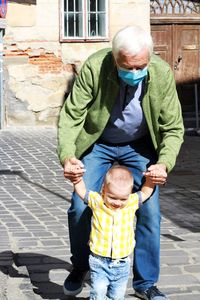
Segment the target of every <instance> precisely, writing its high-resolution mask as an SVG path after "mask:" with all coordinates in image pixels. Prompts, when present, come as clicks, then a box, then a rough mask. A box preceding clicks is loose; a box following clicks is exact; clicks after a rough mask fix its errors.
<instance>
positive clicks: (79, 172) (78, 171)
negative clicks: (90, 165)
mask: <svg viewBox="0 0 200 300" xmlns="http://www.w3.org/2000/svg"><path fill="white" fill-rule="evenodd" d="M84 173H85V169H84V165H83V163H82V162H81V161H80V160H79V159H77V158H75V157H72V158H69V159H66V160H65V162H64V176H65V178H67V179H69V180H70V181H71V182H72V183H74V184H75V183H78V182H79V181H80V180H81V178H82V177H83V174H84Z"/></svg>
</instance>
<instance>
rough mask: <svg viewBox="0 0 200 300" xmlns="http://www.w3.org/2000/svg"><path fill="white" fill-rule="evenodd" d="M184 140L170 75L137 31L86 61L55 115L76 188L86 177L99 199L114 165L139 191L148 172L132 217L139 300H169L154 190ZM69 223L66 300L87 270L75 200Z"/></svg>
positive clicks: (83, 211)
mask: <svg viewBox="0 0 200 300" xmlns="http://www.w3.org/2000/svg"><path fill="white" fill-rule="evenodd" d="M183 134H184V128H183V121H182V114H181V107H180V103H179V100H178V97H177V92H176V85H175V81H174V77H173V73H172V71H171V69H170V67H169V65H168V64H167V63H166V62H165V61H163V60H162V59H160V58H159V57H157V56H155V55H154V54H153V42H152V38H151V35H150V34H149V33H148V32H146V31H145V30H143V29H141V28H140V27H137V26H131V27H126V28H124V29H122V30H121V31H119V32H118V33H117V34H116V35H115V37H114V39H113V43H112V49H103V50H100V51H98V52H96V53H94V54H93V55H91V56H90V57H89V58H88V59H87V60H86V62H85V63H84V65H83V67H82V69H81V71H80V74H79V75H78V76H77V78H76V80H75V83H74V86H73V88H72V91H71V93H70V95H69V97H68V98H67V100H66V101H65V103H64V105H63V108H62V110H61V113H60V119H59V127H58V139H59V145H58V153H59V158H60V161H61V163H62V164H63V166H64V176H65V177H66V178H67V179H69V180H71V181H72V182H74V183H75V182H77V181H79V180H80V178H81V177H82V176H84V181H85V183H86V187H87V189H89V190H96V191H100V190H101V186H102V182H103V180H104V176H105V174H106V172H107V171H108V169H109V168H110V167H111V166H112V165H113V164H114V163H116V162H117V163H119V164H123V165H125V166H126V167H128V168H129V169H130V170H131V171H132V173H133V176H134V179H135V184H134V191H137V190H139V189H140V187H141V185H142V183H143V179H144V176H150V171H153V174H154V176H151V180H152V182H153V183H155V184H156V188H155V190H154V192H153V194H152V196H151V197H150V201H147V202H146V203H145V204H144V205H143V206H142V207H141V208H140V209H139V210H138V212H137V223H136V234H135V238H136V246H135V250H134V264H133V288H134V289H135V294H136V296H138V297H139V298H141V299H150V300H166V299H167V297H166V296H165V295H164V294H163V293H162V292H160V291H159V290H158V288H157V287H156V286H155V283H156V282H157V281H158V277H159V267H160V218H161V216H160V209H159V185H163V184H165V183H166V179H167V174H168V173H169V172H170V171H171V170H172V168H173V167H174V165H175V162H176V157H177V155H178V152H179V150H180V146H181V143H182V141H183ZM72 165H73V170H74V165H75V166H77V168H75V169H76V171H73V172H72ZM85 170H86V172H85ZM151 173H152V172H151ZM68 221H69V232H70V246H71V253H72V257H71V261H72V264H73V269H72V271H71V273H70V274H69V276H68V277H67V278H66V280H65V282H64V293H65V294H66V295H76V294H78V293H80V292H81V290H82V286H83V280H84V277H85V275H86V272H87V271H88V268H89V266H88V255H89V247H88V239H89V233H90V221H91V211H90V209H89V208H88V207H87V206H86V205H85V204H84V203H83V201H81V200H80V199H79V197H78V196H77V195H76V194H75V193H74V194H73V196H72V202H71V206H70V208H69V210H68ZM111 251H112V249H111Z"/></svg>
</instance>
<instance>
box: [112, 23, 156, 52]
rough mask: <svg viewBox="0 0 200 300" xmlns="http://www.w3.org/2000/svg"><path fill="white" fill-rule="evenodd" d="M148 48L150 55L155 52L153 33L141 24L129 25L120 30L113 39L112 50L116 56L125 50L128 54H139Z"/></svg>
mask: <svg viewBox="0 0 200 300" xmlns="http://www.w3.org/2000/svg"><path fill="white" fill-rule="evenodd" d="M144 48H146V49H147V50H148V51H149V56H151V54H152V52H153V40H152V37H151V34H150V33H149V32H148V31H145V30H144V29H142V28H141V27H139V26H128V27H125V28H123V29H121V30H120V31H118V32H117V33H116V34H115V36H114V38H113V41H112V52H113V55H114V56H115V57H117V56H118V54H119V52H121V51H123V52H125V53H127V54H131V55H137V54H138V53H139V52H140V51H142V50H143V49H144Z"/></svg>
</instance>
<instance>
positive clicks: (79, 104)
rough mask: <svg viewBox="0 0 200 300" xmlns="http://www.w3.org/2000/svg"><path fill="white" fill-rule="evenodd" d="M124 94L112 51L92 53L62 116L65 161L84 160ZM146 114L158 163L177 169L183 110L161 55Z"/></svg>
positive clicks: (151, 70)
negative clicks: (118, 96) (73, 158)
mask: <svg viewBox="0 0 200 300" xmlns="http://www.w3.org/2000/svg"><path fill="white" fill-rule="evenodd" d="M118 91H119V79H118V75H117V68H116V66H115V63H114V59H113V56H112V52H111V49H103V50H100V51H98V52H96V53H94V54H93V55H91V56H90V57H89V58H88V59H87V60H86V62H85V63H84V65H83V67H82V69H81V71H80V74H79V75H78V76H77V78H76V80H75V83H74V85H73V88H72V91H71V93H70V95H69V96H68V98H67V99H66V101H65V103H64V105H63V108H62V110H61V112H60V118H59V123H58V155H59V158H60V162H61V163H62V164H63V163H64V160H65V159H67V158H71V157H77V158H80V156H81V155H82V154H83V153H84V152H85V151H86V150H87V149H88V148H89V147H90V146H91V145H92V144H94V143H95V141H96V140H97V139H98V138H99V137H100V136H101V133H102V132H103V130H104V128H105V126H106V123H107V121H108V119H109V117H110V113H111V111H112V107H113V104H114V102H115V100H116V97H117V94H118ZM142 107H143V111H144V115H145V118H146V121H147V124H148V128H149V132H150V135H151V138H152V142H153V145H154V147H155V149H156V151H157V153H158V163H164V164H165V165H166V166H167V170H168V171H171V169H172V168H173V167H174V165H175V162H176V157H177V155H178V153H179V150H180V146H181V144H182V142H183V135H184V126H183V120H182V113H181V106H180V102H179V99H178V96H177V92H176V85H175V81H174V77H173V73H172V71H171V69H170V67H169V65H168V64H167V63H166V62H165V61H163V60H162V59H160V58H159V57H158V56H156V55H152V56H151V59H150V62H149V64H148V78H147V80H146V90H145V95H144V98H143V100H142Z"/></svg>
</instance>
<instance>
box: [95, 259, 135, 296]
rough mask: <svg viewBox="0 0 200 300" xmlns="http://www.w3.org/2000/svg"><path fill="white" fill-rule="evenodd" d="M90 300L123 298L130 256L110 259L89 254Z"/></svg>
mask: <svg viewBox="0 0 200 300" xmlns="http://www.w3.org/2000/svg"><path fill="white" fill-rule="evenodd" d="M89 265H90V272H91V291H90V300H104V299H106V297H107V298H108V299H113V300H123V299H124V296H125V293H126V286H127V282H128V277H129V273H130V258H129V257H126V258H120V259H112V258H109V257H103V256H98V255H95V254H93V253H92V254H90V256H89Z"/></svg>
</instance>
